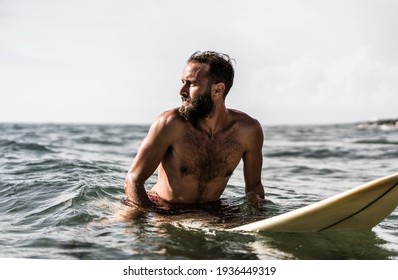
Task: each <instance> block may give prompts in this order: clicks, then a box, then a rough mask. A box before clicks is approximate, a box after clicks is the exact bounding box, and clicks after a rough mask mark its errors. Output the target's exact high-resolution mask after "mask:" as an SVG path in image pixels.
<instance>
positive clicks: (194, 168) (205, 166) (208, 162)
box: [173, 132, 243, 182]
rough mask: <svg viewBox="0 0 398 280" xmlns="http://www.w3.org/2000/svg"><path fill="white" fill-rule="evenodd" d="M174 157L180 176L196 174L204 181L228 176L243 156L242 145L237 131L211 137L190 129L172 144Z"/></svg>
mask: <svg viewBox="0 0 398 280" xmlns="http://www.w3.org/2000/svg"><path fill="white" fill-rule="evenodd" d="M173 153H174V155H173V156H174V159H175V160H176V164H177V165H178V168H179V172H180V175H181V176H189V175H193V176H197V177H198V178H199V179H200V180H201V181H202V182H210V181H212V180H213V179H214V178H217V177H229V176H230V175H231V174H232V172H233V170H234V169H235V168H236V166H237V165H238V163H239V161H240V159H241V158H242V155H243V147H242V145H241V144H240V143H239V141H238V140H237V139H236V137H235V135H234V133H225V134H222V135H219V136H218V137H215V138H213V139H210V138H209V137H207V136H206V135H202V134H197V133H190V132H187V133H185V134H184V136H183V137H182V138H181V139H180V141H178V142H177V143H176V145H174V147H173Z"/></svg>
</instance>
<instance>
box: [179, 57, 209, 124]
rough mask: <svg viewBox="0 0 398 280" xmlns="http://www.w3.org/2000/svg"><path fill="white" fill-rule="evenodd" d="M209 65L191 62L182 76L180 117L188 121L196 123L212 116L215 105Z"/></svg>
mask: <svg viewBox="0 0 398 280" xmlns="http://www.w3.org/2000/svg"><path fill="white" fill-rule="evenodd" d="M208 70H209V66H208V65H207V64H202V63H196V62H190V63H188V64H187V66H186V67H185V68H184V71H183V74H182V78H181V81H182V87H181V90H180V96H181V99H182V104H181V107H180V109H179V113H180V115H181V116H182V117H183V118H185V119H186V120H189V121H193V122H196V121H198V120H199V119H201V118H204V117H207V116H209V115H210V114H211V112H212V110H213V107H214V103H213V100H212V87H211V84H210V81H209V78H208V77H207V71H208Z"/></svg>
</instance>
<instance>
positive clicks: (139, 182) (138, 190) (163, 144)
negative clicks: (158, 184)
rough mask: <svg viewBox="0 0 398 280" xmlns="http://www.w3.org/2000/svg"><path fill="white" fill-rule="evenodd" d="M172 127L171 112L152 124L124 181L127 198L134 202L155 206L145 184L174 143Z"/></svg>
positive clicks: (149, 206)
mask: <svg viewBox="0 0 398 280" xmlns="http://www.w3.org/2000/svg"><path fill="white" fill-rule="evenodd" d="M171 129H172V126H171V125H170V117H169V113H168V112H166V113H163V114H162V115H160V116H159V117H158V118H157V119H156V120H155V122H154V123H153V124H152V125H151V127H150V129H149V132H148V135H147V136H146V138H145V139H144V141H143V142H142V144H141V147H140V148H139V150H138V153H137V155H136V157H135V158H134V161H133V163H132V165H131V167H130V169H129V171H128V173H127V175H126V179H125V183H124V190H125V193H126V196H127V199H128V200H130V201H131V202H133V203H134V204H138V205H140V206H142V207H144V208H151V207H153V206H155V205H154V203H153V202H152V201H151V200H150V199H149V197H148V195H147V193H146V190H145V185H144V184H145V182H146V180H147V179H148V178H149V177H150V176H151V175H152V174H153V173H154V172H155V170H156V168H157V167H158V165H159V163H160V162H161V161H162V159H163V157H164V155H165V153H166V152H167V149H168V148H169V147H170V145H171V143H172V135H173V132H172V131H171Z"/></svg>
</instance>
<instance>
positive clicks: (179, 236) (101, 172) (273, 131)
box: [0, 124, 398, 260]
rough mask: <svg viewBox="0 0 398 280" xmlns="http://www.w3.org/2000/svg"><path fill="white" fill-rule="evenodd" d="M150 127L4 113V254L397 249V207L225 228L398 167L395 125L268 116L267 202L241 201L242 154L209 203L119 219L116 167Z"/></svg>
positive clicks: (300, 253) (224, 255)
mask: <svg viewBox="0 0 398 280" xmlns="http://www.w3.org/2000/svg"><path fill="white" fill-rule="evenodd" d="M148 128H149V127H148V126H137V125H83V124H80V125H79V124H0V178H1V180H0V213H1V219H0V258H34V259H35V258H37V259H93V260H102V259H106V260H109V259H113V260H130V259H139V260H145V259H157V260H176V259H178V260H180V259H187V260H206V259H207V260H208V259H223V260H229V259H235V260H236V259H242V260H254V259H274V260H275V259H277V260H279V259H281V260H282V259H303V260H305V259H309V260H328V259H358V260H363V259H372V260H375V259H376V260H389V259H395V260H396V259H398V211H397V210H396V211H394V212H393V213H392V214H391V215H390V216H389V217H388V218H387V219H385V220H384V221H383V222H381V223H380V224H379V225H377V226H376V227H375V228H374V229H373V230H371V231H344V232H319V233H278V234H276V233H239V232H228V231H225V230H224V229H226V228H229V227H233V226H236V225H241V224H244V223H248V222H252V221H255V220H258V219H263V218H266V217H270V216H273V215H276V214H280V213H284V212H287V211H289V210H293V209H296V208H299V207H302V206H305V205H308V204H310V203H313V202H316V201H318V200H321V199H324V198H327V197H329V196H331V195H334V194H337V193H340V192H342V191H345V190H348V189H350V188H352V187H356V186H358V185H360V184H362V183H365V182H367V181H370V180H373V179H376V178H379V177H383V176H386V175H389V174H392V173H396V172H398V129H397V128H393V127H386V126H361V127H358V126H357V125H356V124H343V125H322V126H319V125H318V126H264V134H265V141H264V150H263V152H264V166H263V175H262V180H263V184H264V186H265V191H266V199H267V202H266V203H265V205H264V207H263V208H261V209H253V208H251V207H250V206H249V205H248V204H247V203H246V201H245V199H244V191H243V189H244V180H243V175H242V165H239V166H238V168H237V169H236V170H235V172H234V174H233V176H232V177H231V180H230V182H229V184H228V186H227V189H226V191H225V193H224V194H223V196H222V199H221V200H220V204H219V205H218V207H216V209H213V208H211V209H206V208H203V209H198V210H196V211H193V212H190V213H180V214H174V215H159V214H156V213H150V212H148V213H141V214H140V215H137V217H136V219H135V220H133V221H130V222H125V221H121V220H120V219H118V218H117V217H118V215H117V214H118V213H119V212H120V210H121V209H122V206H121V204H120V199H121V198H122V197H124V190H123V184H124V177H125V174H126V172H127V170H128V168H129V166H130V164H131V162H132V159H133V158H134V156H135V154H136V152H137V149H138V148H139V145H140V143H141V141H142V139H143V138H144V137H145V135H146V133H147V130H148ZM155 181H156V174H154V175H153V176H152V177H151V178H150V180H149V181H148V182H147V187H148V188H149V187H150V186H151V185H152V184H154V182H155Z"/></svg>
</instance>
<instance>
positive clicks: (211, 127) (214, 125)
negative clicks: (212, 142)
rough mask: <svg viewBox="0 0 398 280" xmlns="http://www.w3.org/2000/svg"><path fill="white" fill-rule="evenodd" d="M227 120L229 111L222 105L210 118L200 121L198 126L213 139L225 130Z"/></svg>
mask: <svg viewBox="0 0 398 280" xmlns="http://www.w3.org/2000/svg"><path fill="white" fill-rule="evenodd" d="M227 120H228V109H227V108H226V107H225V106H224V105H222V106H219V107H218V108H217V107H216V108H214V110H213V112H212V113H211V114H210V115H209V116H207V117H205V118H203V119H200V120H199V121H198V123H197V125H196V126H197V128H198V129H200V130H201V131H203V132H204V133H206V134H207V136H208V137H209V138H210V139H212V138H214V137H215V136H216V135H217V133H219V132H221V131H223V130H224V128H225V127H226V122H227Z"/></svg>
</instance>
